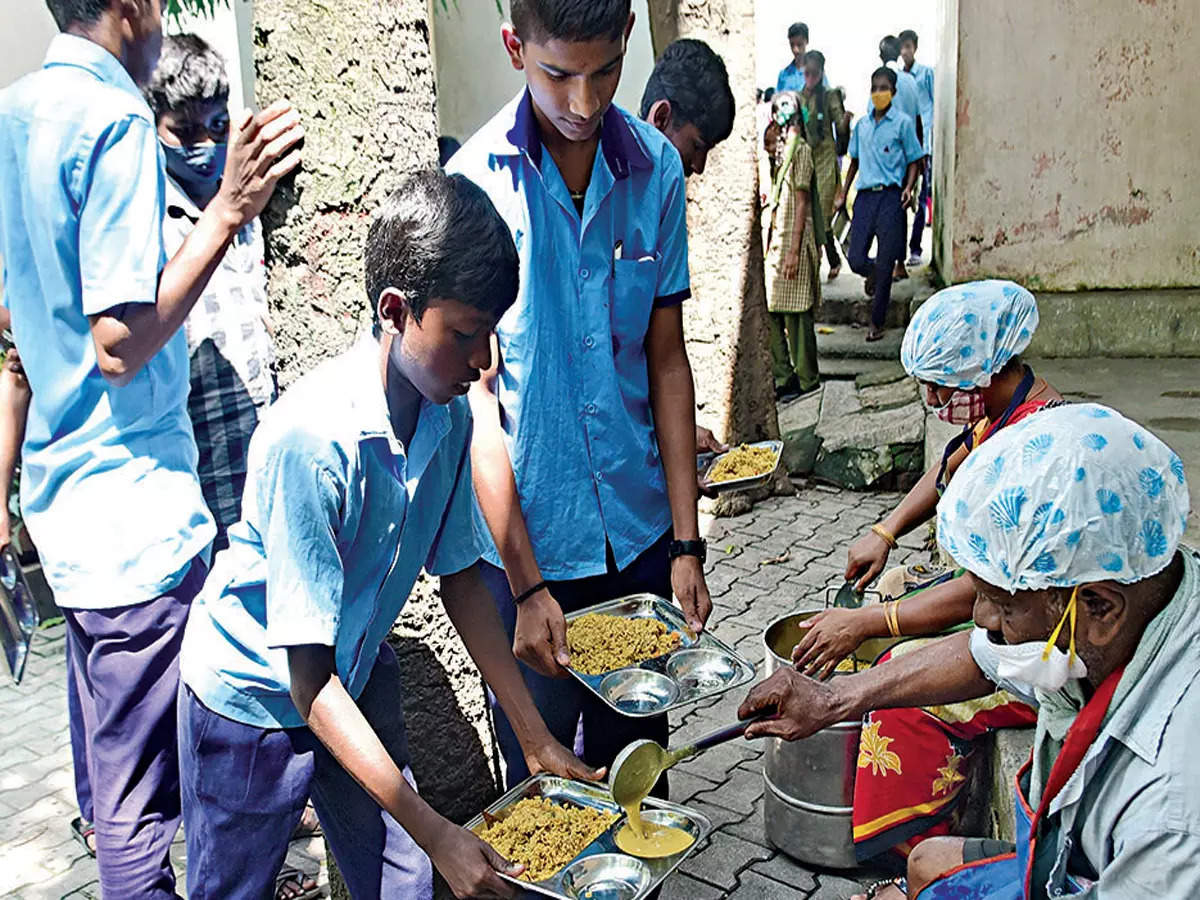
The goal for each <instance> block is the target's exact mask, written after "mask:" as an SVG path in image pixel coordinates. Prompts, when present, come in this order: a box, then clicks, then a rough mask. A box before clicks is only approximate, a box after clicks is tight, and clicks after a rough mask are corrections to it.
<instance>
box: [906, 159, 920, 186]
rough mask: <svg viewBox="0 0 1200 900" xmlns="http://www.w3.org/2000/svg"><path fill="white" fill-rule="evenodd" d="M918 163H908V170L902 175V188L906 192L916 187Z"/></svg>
mask: <svg viewBox="0 0 1200 900" xmlns="http://www.w3.org/2000/svg"><path fill="white" fill-rule="evenodd" d="M919 162H920V161H919V160H918V161H917V162H910V163H909V164H908V170H907V171H906V172H905V173H904V187H905V189H906V190H910V191H911V190H912V189H913V187H915V186H916V183H917V169H918V165H919Z"/></svg>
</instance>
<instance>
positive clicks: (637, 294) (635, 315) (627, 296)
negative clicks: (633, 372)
mask: <svg viewBox="0 0 1200 900" xmlns="http://www.w3.org/2000/svg"><path fill="white" fill-rule="evenodd" d="M660 263H661V257H660V255H659V254H657V253H656V254H654V256H646V257H643V258H641V259H618V260H614V261H613V296H612V329H613V337H614V338H615V339H616V340H617V341H618V342H619V343H621V344H626V343H630V342H635V343H637V344H639V345H640V344H642V343H643V342H644V340H645V337H646V330H647V329H648V328H649V327H650V313H651V312H652V311H653V309H654V293H655V290H656V289H657V288H658V269H659V265H660ZM614 349H619V347H617V348H614Z"/></svg>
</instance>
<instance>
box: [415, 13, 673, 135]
mask: <svg viewBox="0 0 1200 900" xmlns="http://www.w3.org/2000/svg"><path fill="white" fill-rule="evenodd" d="M433 6H434V9H435V12H434V15H433V19H432V21H433V35H434V55H435V59H436V62H437V88H438V120H439V128H440V133H441V134H445V135H450V136H452V137H456V138H458V139H459V140H460V141H465V140H466V139H467V138H469V137H470V136H471V135H472V134H474V133H475V131H476V130H477V129H478V128H479V126H480V125H482V124H483V123H484V122H486V121H487V120H488V119H490V118H491V117H492V114H493V113H495V112H496V110H498V109H499V108H500V107H501V106H503V105H504V104H505V103H507V102H508V101H509V100H511V99H512V98H513V96H514V95H515V94H516V93H517V91H519V90H520V89H521V87H522V85H524V84H525V77H524V76H523V75H522V74H521V73H520V72H518V71H516V70H515V69H513V67H512V66H511V65H510V64H509V61H508V55H507V54H506V53H505V52H504V47H503V45H502V44H501V43H500V26H501V25H502V24H503V22H504V17H502V16H501V15H500V14H499V13H497V12H496V4H495V0H450V2H449V3H448V6H449V9H447V10H445V11H443V9H442V6H441V3H440V0H435V2H434V4H433ZM503 6H504V12H505V15H506V16H507V14H508V3H507V2H505V3H504V4H503ZM633 12H634V15H635V16H636V17H637V22H636V24H635V25H634V29H633V34H632V35H630V37H629V49H628V51H627V52H626V55H625V68H624V71H623V72H622V74H621V86H620V88H618V89H617V97H616V102H617V103H618V104H619V105H620V106H623V107H625V108H626V109H628V110H630V111H632V112H633V113H635V114H636V113H637V111H638V106H639V105H640V104H641V100H642V89H643V88H645V86H646V79H647V78H649V77H650V71H651V70H652V69H653V68H654V54H653V53H652V52H651V50H650V18H649V15H648V13H647V10H646V0H633Z"/></svg>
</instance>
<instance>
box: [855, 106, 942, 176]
mask: <svg viewBox="0 0 1200 900" xmlns="http://www.w3.org/2000/svg"><path fill="white" fill-rule="evenodd" d="M849 153H850V158H851V159H857V160H858V189H859V190H860V191H863V190H867V189H869V188H876V187H892V186H894V187H900V186H901V185H903V184H904V173H905V170H906V169H907V168H908V164H909V163H911V162H916V161H917V160H919V159H921V158H922V157H923V156H924V155H925V151H924V150H923V149H922V148H921V142H920V141H918V140H917V128H916V126H915V125H914V124H913V120H912V119H911V118H909V117H908V116H907V115H905V114H904V113H902V112H900V110H898V109H896V104H895V103H893V104H892V105H891V106H889V107H888V108H887V112H886V113H884V116H883V118H882V119H880V120H879V121H878V122H876V121H875V114H874V113H873V112H871V113H868V114H867V115H865V116H862V117H861V118H860V119H859V120H858V121H857V122H855V123H854V131H852V132H851V134H850V150H849Z"/></svg>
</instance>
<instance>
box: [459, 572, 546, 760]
mask: <svg viewBox="0 0 1200 900" xmlns="http://www.w3.org/2000/svg"><path fill="white" fill-rule="evenodd" d="M442 605H443V606H444V607H445V608H446V615H447V616H449V617H450V621H451V623H452V624H453V625H454V628H455V630H456V631H457V632H458V634H459V636H460V637H461V638H462V641H463V644H465V645H466V648H467V652H468V653H470V654H471V659H473V660H475V665H476V666H478V667H479V671H480V673H481V674H482V675H483V679H484V681H486V682H487V683H488V686H489V687H490V688H491V689H492V692H493V693H494V694H495V695H496V699H497V700H498V701H499V702H500V706H501V708H502V709H503V710H504V713H505V715H506V716H508V720H509V722H510V723H511V724H512V726H513V731H514V732H515V733H516V735H517V740H518V741H519V742H520V744H521V746H522V748H525V749H526V750H529V749H531V748H533V747H535V746H536V745H538V744H540V743H542V742H545V741H547V740H549V739H550V732H549V730H548V729H547V728H546V723H545V722H544V721H543V720H542V717H541V714H540V713H539V712H538V711H537V707H536V706H535V705H534V702H533V697H532V696H530V694H529V689H528V688H527V687H526V686H525V680H524V679H523V678H522V677H521V672H520V670H519V669H518V668H517V661H516V659H514V658H513V654H512V648H511V647H510V646H509V644H508V637H507V635H505V633H504V626H503V625H502V624H501V622H500V615H499V613H497V612H496V606H495V604H494V603H492V602H491V600H490V598H489V597H488V595H487V588H486V587H485V586H484V583H483V579H481V578H480V577H479V572H478V571H477V570H476V569H475V568H470V569H467V570H466V571H463V572H459V573H457V574H456V575H447V576H445V577H443V578H442Z"/></svg>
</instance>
